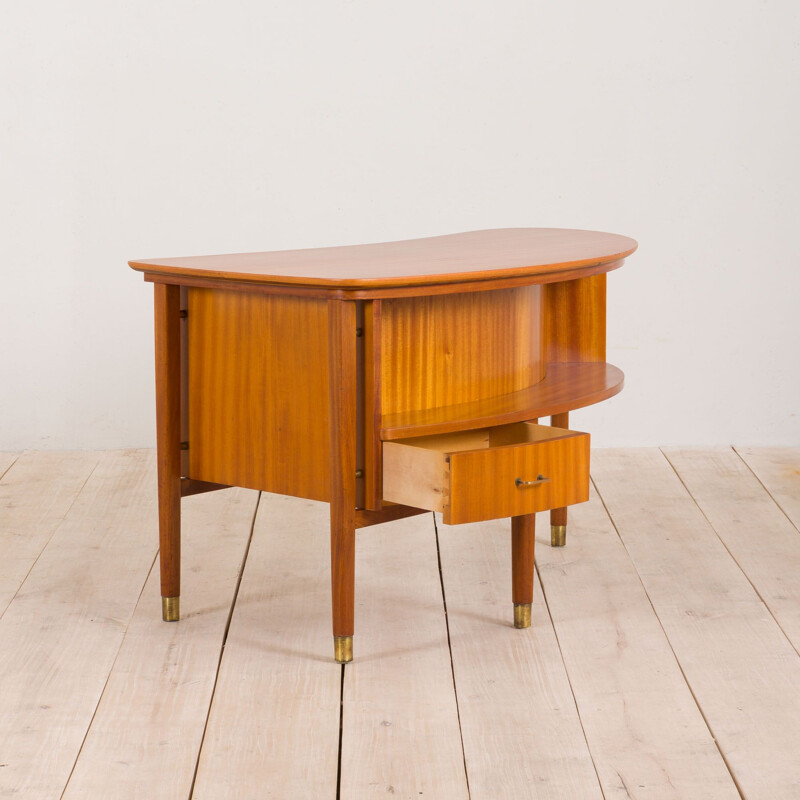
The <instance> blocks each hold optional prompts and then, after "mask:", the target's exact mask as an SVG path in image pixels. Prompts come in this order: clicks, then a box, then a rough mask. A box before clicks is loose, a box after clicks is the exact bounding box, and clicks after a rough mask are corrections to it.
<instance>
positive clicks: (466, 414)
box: [381, 362, 625, 441]
mask: <svg viewBox="0 0 800 800" xmlns="http://www.w3.org/2000/svg"><path fill="white" fill-rule="evenodd" d="M624 380H625V376H624V375H623V374H622V370H620V369H618V368H617V367H615V366H614V365H613V364H606V363H605V362H600V363H588V364H583V363H572V364H548V365H547V371H546V374H545V377H544V378H543V379H542V380H541V381H539V383H537V384H535V385H534V386H529V387H528V388H527V389H522V390H521V391H519V392H512V393H511V394H504V395H500V396H499V397H490V398H487V399H485V400H478V401H476V402H473V403H461V404H459V405H455V406H444V407H441V408H429V409H424V410H421V411H404V412H401V413H398V414H388V415H386V416H384V417H383V418H382V419H381V439H383V440H384V441H387V440H392V439H405V438H409V437H412V436H427V435H429V434H436V433H452V432H453V431H466V430H471V429H473V428H485V427H490V426H492V425H504V424H505V423H508V422H521V421H523V420H529V419H534V418H536V417H549V416H551V415H552V414H561V413H563V412H564V411H572V410H573V409H575V408H583V407H584V406H590V405H592V404H593V403H599V402H600V401H601V400H605V399H606V398H607V397H611V396H613V395H615V394H617V392H619V391H620V390H621V389H622V385H623V383H624Z"/></svg>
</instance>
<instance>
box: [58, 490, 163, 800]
mask: <svg viewBox="0 0 800 800" xmlns="http://www.w3.org/2000/svg"><path fill="white" fill-rule="evenodd" d="M87 480H88V478H87ZM157 558H158V553H156V554H155V556H153V561H152V562H151V564H150V569H148V570H147V575H145V578H144V581H142V588H141V589H140V590H139V596H138V597H137V598H136V602H135V603H134V604H133V613H132V614H131V619H133V614H135V613H136V609H137V607H138V606H139V603H140V602H141V599H142V594H144V588H145V586H147V581H148V580H150V575H151V573H152V572H153V567H155V564H156V559H157ZM128 625H130V620H128ZM127 636H128V628H127V627H126V628H125V633H123V634H122V638H121V639H120V642H119V647H118V648H117V653H116V655H115V656H114V660H113V661H112V662H111V668H110V669H109V670H108V675H106V680H105V683H103V690H102V691H101V692H100V696H99V697H98V698H97V702H96V703H95V706H94V711H92V718H91V719H90V720H89V724H88V725H87V726H86V733H84V734H83V739H81V746H80V747H79V748H78V753H77V755H76V756H75V760H74V761H73V762H72V769H71V770H70V771H69V776H68V777H67V782H66V783H65V784H64V788H63V789H62V790H61V794H60V795H59V798H63V797H64V795H65V794H66V792H67V789H68V788H69V783H70V781H71V780H72V776H73V775H74V774H75V767H77V766H78V761H79V760H80V757H81V753H82V752H83V748H84V745H85V744H86V740H87V739H88V738H89V732H90V731H91V730H92V725H94V720H95V717H96V716H97V710H98V709H99V708H100V704H101V703H102V702H103V697H104V695H105V693H106V689H107V688H108V682H109V681H110V680H111V675H112V674H113V672H114V667H115V666H116V664H117V659H118V658H119V654H120V653H121V652H122V647H123V645H124V644H125V639H126V638H127Z"/></svg>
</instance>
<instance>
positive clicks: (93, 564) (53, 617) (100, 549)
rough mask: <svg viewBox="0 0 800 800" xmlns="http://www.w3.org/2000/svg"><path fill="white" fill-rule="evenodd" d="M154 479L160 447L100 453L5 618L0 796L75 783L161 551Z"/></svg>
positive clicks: (0, 650) (50, 792)
mask: <svg viewBox="0 0 800 800" xmlns="http://www.w3.org/2000/svg"><path fill="white" fill-rule="evenodd" d="M155 485H156V458H155V453H153V452H152V451H123V452H115V451H109V452H107V453H104V454H102V455H101V456H100V458H99V462H98V464H97V466H96V467H95V469H94V470H93V471H92V473H91V475H90V476H89V478H88V480H87V481H86V483H85V485H84V486H83V488H82V490H81V491H80V494H79V495H78V496H77V498H76V499H75V502H74V503H73V504H72V505H71V507H70V508H69V509H68V511H67V512H66V516H65V518H64V520H63V521H62V523H61V524H60V525H59V526H58V529H57V530H56V531H55V533H54V534H53V536H52V537H51V538H50V541H49V542H48V543H47V546H46V547H45V548H44V550H43V551H42V553H41V555H40V556H39V558H38V559H37V560H36V563H35V564H34V565H33V567H32V569H31V571H30V573H29V574H28V575H27V577H26V578H25V582H24V583H23V585H22V587H21V588H20V590H19V591H18V592H17V594H16V596H15V597H14V599H13V600H12V601H11V603H10V604H9V606H8V608H6V610H5V613H4V614H3V616H2V618H0V686H1V688H2V690H1V691H0V742H2V748H1V749H2V759H1V760H0V763H2V764H3V765H4V766H3V767H2V768H0V796H4V797H20V798H22V797H25V798H28V797H30V798H34V797H35V798H39V797H42V798H44V797H47V798H50V797H60V796H61V792H62V791H63V789H64V787H65V786H66V784H67V779H68V778H69V775H70V772H71V771H72V768H73V765H74V763H75V759H76V758H77V756H78V753H79V752H80V749H81V745H82V743H83V740H84V737H85V735H86V731H87V730H88V728H89V725H90V723H91V721H92V717H93V715H94V712H95V709H96V707H97V703H98V701H99V699H100V696H101V694H102V692H103V687H104V686H105V684H106V681H107V679H108V675H109V672H110V671H111V667H112V665H113V663H114V660H115V658H116V656H117V653H118V652H119V648H120V645H121V644H122V640H123V637H124V634H125V629H126V627H127V625H128V621H129V620H130V618H131V616H132V614H133V610H134V608H135V606H136V603H137V601H138V599H139V596H140V593H141V591H142V587H143V586H144V583H145V580H146V578H147V575H148V573H149V571H150V569H151V567H152V564H153V560H154V558H155V555H156V539H155V536H154V530H153V525H154V521H155V519H156V497H155V492H154V487H155ZM157 609H158V607H157V606H156V608H153V609H151V613H154V612H155V614H154V616H155V615H157Z"/></svg>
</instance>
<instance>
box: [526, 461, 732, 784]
mask: <svg viewBox="0 0 800 800" xmlns="http://www.w3.org/2000/svg"><path fill="white" fill-rule="evenodd" d="M628 452H630V451H628ZM647 502H648V496H644V497H643V498H642V500H641V503H642V504H643V505H646V504H647ZM571 530H572V534H571V538H570V541H569V544H568V545H567V547H566V548H560V547H559V548H551V547H540V548H539V549H538V551H537V557H536V563H537V571H538V574H539V577H540V579H541V584H542V588H543V591H544V595H545V598H546V600H547V607H548V608H549V610H550V615H551V616H552V619H553V624H554V626H555V631H556V634H557V635H558V642H559V645H560V648H561V653H562V655H563V658H564V665H565V667H566V671H567V673H568V674H569V680H570V684H571V686H572V690H573V692H574V695H575V701H576V702H577V705H578V712H579V713H580V718H581V724H582V726H583V730H584V731H585V733H586V739H587V742H588V744H589V749H590V750H591V753H592V757H593V759H594V764H595V767H596V768H597V774H598V775H599V777H600V781H601V784H602V787H603V792H604V796H605V799H606V800H630V798H631V797H635V798H637V800H673V799H674V798H684V799H685V800H695V798H700V797H702V798H704V800H705V799H706V798H707V799H708V800H723V799H724V800H736V799H737V798H738V797H739V794H738V792H737V791H736V786H735V784H734V782H733V780H732V779H731V776H730V774H729V773H728V770H727V768H726V767H725V763H724V761H723V760H722V758H721V756H720V754H719V751H718V750H717V748H716V745H715V744H714V739H713V737H712V735H711V733H710V732H709V730H708V728H707V727H706V724H705V722H704V721H703V717H702V715H701V713H700V711H699V710H698V708H697V705H696V704H695V702H694V699H693V698H692V694H691V691H690V689H689V686H687V684H686V681H685V680H684V678H683V675H682V674H681V671H680V667H679V666H678V663H677V661H676V659H675V656H674V654H673V652H672V650H671V648H670V645H669V642H668V640H667V637H666V636H665V634H664V631H663V630H662V628H661V625H660V624H659V621H658V618H657V617H656V615H655V614H654V613H653V609H652V606H651V605H650V600H649V599H648V596H647V593H646V592H645V590H644V589H643V587H642V584H641V581H640V579H639V576H638V575H637V573H636V569H635V567H634V565H633V563H632V562H631V559H630V558H629V556H628V553H627V552H626V550H625V547H624V545H623V544H622V542H621V541H620V539H619V537H618V536H617V532H616V531H615V530H614V527H613V525H612V524H611V521H610V520H609V518H608V515H607V514H606V513H605V510H604V509H603V506H602V503H601V501H600V498H599V497H598V495H597V492H596V491H595V490H594V488H592V491H591V496H590V499H589V502H588V503H585V504H583V505H580V506H577V507H576V508H575V509H574V510H573V512H572V522H571ZM542 538H543V541H546V542H548V543H549V532H547V531H543V537H542ZM540 543H541V542H540ZM675 600H676V601H677V600H678V597H677V595H676V596H675Z"/></svg>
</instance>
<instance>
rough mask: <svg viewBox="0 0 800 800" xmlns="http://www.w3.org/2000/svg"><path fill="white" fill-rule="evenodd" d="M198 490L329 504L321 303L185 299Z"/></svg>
mask: <svg viewBox="0 0 800 800" xmlns="http://www.w3.org/2000/svg"><path fill="white" fill-rule="evenodd" d="M189 382H190V403H189V406H190V408H189V425H190V437H189V460H190V468H191V475H190V476H189V477H191V478H195V479H197V480H205V481H211V482H212V483H224V484H229V485H235V486H244V487H247V488H250V489H264V490H267V491H271V492H278V493H280V494H288V495H296V496H300V497H309V498H312V499H316V500H327V499H328V457H329V441H328V312H327V301H325V300H317V299H313V298H301V297H291V296H283V295H280V296H277V295H276V296H272V295H257V294H247V293H244V292H232V291H231V292H229V291H221V290H216V289H190V291H189Z"/></svg>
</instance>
